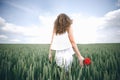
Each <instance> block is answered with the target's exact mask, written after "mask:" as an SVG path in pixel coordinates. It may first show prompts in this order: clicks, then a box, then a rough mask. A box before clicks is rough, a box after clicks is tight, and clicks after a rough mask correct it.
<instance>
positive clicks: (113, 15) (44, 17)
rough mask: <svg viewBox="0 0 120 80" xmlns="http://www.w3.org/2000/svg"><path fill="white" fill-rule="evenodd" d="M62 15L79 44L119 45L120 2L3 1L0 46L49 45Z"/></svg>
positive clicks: (100, 0) (113, 0)
mask: <svg viewBox="0 0 120 80" xmlns="http://www.w3.org/2000/svg"><path fill="white" fill-rule="evenodd" d="M60 13H66V14H67V15H68V16H70V17H71V18H72V19H73V24H72V27H73V31H74V36H75V39H76V42H77V43H119V42H120V37H119V36H120V0H0V43H49V42H50V38H51V32H52V28H53V23H54V20H55V19H56V16H57V15H58V14H60Z"/></svg>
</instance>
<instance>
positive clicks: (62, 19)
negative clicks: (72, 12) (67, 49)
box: [54, 13, 72, 35]
mask: <svg viewBox="0 0 120 80" xmlns="http://www.w3.org/2000/svg"><path fill="white" fill-rule="evenodd" d="M71 24H72V20H71V19H70V18H69V17H68V16H67V15H66V14H64V13H61V14H60V15H58V16H57V19H56V20H55V23H54V29H55V32H56V35H57V34H63V33H65V32H66V31H67V29H68V28H69V27H70V25H71Z"/></svg>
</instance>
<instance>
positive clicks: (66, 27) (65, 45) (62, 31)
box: [49, 13, 84, 70]
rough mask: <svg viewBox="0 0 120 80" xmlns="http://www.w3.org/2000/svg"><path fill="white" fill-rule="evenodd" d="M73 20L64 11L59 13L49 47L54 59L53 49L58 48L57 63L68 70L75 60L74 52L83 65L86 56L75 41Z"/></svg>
mask: <svg viewBox="0 0 120 80" xmlns="http://www.w3.org/2000/svg"><path fill="white" fill-rule="evenodd" d="M71 24H72V20H71V19H70V18H69V17H68V16H67V15H66V14H64V13H62V14H60V15H58V17H57V19H56V20H55V22H54V28H53V33H52V39H51V44H50V49H49V60H50V61H52V50H56V54H55V60H56V64H57V65H58V66H60V67H64V68H65V69H67V70H68V68H69V67H71V63H72V61H73V54H74V52H75V53H76V55H77V57H78V60H79V64H80V65H81V66H83V60H84V57H83V56H82V55H81V54H80V51H79V49H78V47H77V45H76V43H75V40H74V36H73V31H72V28H71Z"/></svg>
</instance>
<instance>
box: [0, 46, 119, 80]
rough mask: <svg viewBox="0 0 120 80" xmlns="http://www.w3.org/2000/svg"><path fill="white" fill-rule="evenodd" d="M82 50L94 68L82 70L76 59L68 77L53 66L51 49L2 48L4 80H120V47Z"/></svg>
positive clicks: (1, 76) (0, 69) (0, 79)
mask: <svg viewBox="0 0 120 80" xmlns="http://www.w3.org/2000/svg"><path fill="white" fill-rule="evenodd" d="M78 47H79V50H80V52H81V54H82V55H83V56H84V57H89V58H91V60H92V64H91V65H89V66H84V68H81V67H80V66H79V64H78V60H77V57H76V56H75V55H74V60H73V64H72V68H71V69H69V72H68V74H66V72H65V71H64V69H61V68H58V67H57V65H56V64H55V61H53V62H52V63H50V62H49V60H48V49H49V45H42V44H41V45H40V44H0V80H120V62H119V60H120V44H84V45H83V44H81V45H78ZM53 54H55V52H53Z"/></svg>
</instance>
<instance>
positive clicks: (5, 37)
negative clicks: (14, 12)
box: [0, 35, 8, 39]
mask: <svg viewBox="0 0 120 80" xmlns="http://www.w3.org/2000/svg"><path fill="white" fill-rule="evenodd" d="M7 38H8V37H7V36H6V35H0V39H7Z"/></svg>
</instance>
